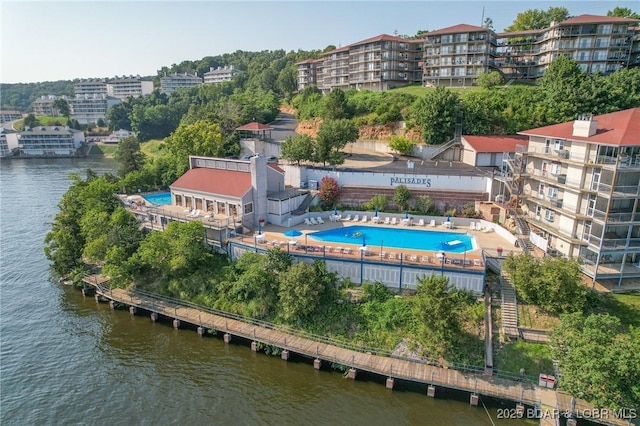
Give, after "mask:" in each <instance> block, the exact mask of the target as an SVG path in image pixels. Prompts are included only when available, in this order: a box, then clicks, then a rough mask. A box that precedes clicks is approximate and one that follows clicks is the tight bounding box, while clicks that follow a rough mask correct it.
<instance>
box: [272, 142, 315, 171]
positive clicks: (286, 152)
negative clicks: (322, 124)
mask: <svg viewBox="0 0 640 426" xmlns="http://www.w3.org/2000/svg"><path fill="white" fill-rule="evenodd" d="M314 146H315V142H314V140H313V139H312V138H311V136H308V135H294V136H287V137H286V138H285V140H284V142H282V145H281V146H280V148H281V155H282V157H283V158H286V159H287V160H289V161H295V162H296V164H298V165H300V162H301V161H312V160H313V153H314Z"/></svg>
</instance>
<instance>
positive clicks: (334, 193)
mask: <svg viewBox="0 0 640 426" xmlns="http://www.w3.org/2000/svg"><path fill="white" fill-rule="evenodd" d="M318 195H319V196H320V201H321V202H322V204H323V205H325V206H328V207H333V206H334V205H335V204H336V201H337V200H338V197H339V196H340V188H339V187H338V181H336V180H335V179H334V178H332V177H330V176H325V177H323V178H322V180H321V181H320V188H319V193H318Z"/></svg>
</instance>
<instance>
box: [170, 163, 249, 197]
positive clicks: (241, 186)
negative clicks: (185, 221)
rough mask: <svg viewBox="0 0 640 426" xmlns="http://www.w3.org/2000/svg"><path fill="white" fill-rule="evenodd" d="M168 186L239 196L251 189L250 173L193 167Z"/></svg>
mask: <svg viewBox="0 0 640 426" xmlns="http://www.w3.org/2000/svg"><path fill="white" fill-rule="evenodd" d="M169 187H170V188H172V189H186V190H190V191H198V192H205V193H207V194H219V195H226V196H230V197H237V198H240V197H242V196H243V195H244V194H246V193H247V191H249V190H250V189H251V173H248V172H237V171H235V170H220V169H208V168H204V167H202V168H195V169H191V170H188V171H187V172H186V173H185V174H183V175H182V176H180V177H179V178H178V180H176V181H175V182H173V184H171V185H169Z"/></svg>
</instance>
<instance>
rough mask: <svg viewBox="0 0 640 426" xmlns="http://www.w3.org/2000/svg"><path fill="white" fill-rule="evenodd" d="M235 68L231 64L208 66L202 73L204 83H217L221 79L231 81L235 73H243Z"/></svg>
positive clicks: (220, 81) (221, 80)
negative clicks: (216, 66) (215, 66)
mask: <svg viewBox="0 0 640 426" xmlns="http://www.w3.org/2000/svg"><path fill="white" fill-rule="evenodd" d="M243 72H244V71H240V70H239V69H236V67H234V66H233V65H230V66H224V67H218V68H213V67H210V68H209V71H207V72H206V73H204V84H218V83H222V82H223V81H231V79H232V78H233V77H235V76H236V75H238V74H240V73H243Z"/></svg>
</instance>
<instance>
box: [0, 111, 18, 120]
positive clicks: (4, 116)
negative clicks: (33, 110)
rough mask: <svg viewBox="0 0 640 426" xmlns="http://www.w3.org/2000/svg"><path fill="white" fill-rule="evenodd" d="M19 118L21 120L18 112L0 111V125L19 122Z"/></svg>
mask: <svg viewBox="0 0 640 426" xmlns="http://www.w3.org/2000/svg"><path fill="white" fill-rule="evenodd" d="M21 118H22V113H21V112H20V111H9V110H0V123H5V122H7V121H13V120H19V119H21Z"/></svg>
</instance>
